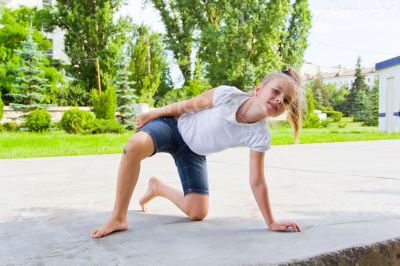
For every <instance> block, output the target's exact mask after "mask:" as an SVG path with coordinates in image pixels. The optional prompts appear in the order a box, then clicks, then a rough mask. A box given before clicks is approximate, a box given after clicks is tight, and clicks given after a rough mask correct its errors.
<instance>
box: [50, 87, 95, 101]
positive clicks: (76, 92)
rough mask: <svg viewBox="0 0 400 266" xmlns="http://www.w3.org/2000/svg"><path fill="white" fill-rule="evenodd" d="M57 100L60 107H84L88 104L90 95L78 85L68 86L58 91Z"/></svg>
mask: <svg viewBox="0 0 400 266" xmlns="http://www.w3.org/2000/svg"><path fill="white" fill-rule="evenodd" d="M57 98H58V105H60V106H84V105H86V104H87V103H88V102H90V93H88V92H87V91H86V90H85V89H84V88H83V87H82V86H81V85H80V84H76V85H72V84H69V85H68V86H65V87H62V88H61V89H60V90H59V92H58V97H57Z"/></svg>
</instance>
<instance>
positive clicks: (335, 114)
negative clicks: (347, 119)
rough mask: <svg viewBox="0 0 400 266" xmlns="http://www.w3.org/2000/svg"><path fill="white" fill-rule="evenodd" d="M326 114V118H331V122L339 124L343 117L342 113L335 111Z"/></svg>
mask: <svg viewBox="0 0 400 266" xmlns="http://www.w3.org/2000/svg"><path fill="white" fill-rule="evenodd" d="M326 114H327V115H328V117H330V118H332V120H333V122H340V120H342V117H343V113H342V112H337V111H327V112H326Z"/></svg>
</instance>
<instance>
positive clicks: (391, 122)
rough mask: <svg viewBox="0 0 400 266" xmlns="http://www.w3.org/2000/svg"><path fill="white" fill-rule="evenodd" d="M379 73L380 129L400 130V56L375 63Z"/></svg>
mask: <svg viewBox="0 0 400 266" xmlns="http://www.w3.org/2000/svg"><path fill="white" fill-rule="evenodd" d="M375 68H376V70H377V71H378V73H379V129H380V130H382V131H387V132H394V131H397V132H400V56H398V57H394V58H391V59H388V60H386V61H383V62H379V63H377V64H376V65H375Z"/></svg>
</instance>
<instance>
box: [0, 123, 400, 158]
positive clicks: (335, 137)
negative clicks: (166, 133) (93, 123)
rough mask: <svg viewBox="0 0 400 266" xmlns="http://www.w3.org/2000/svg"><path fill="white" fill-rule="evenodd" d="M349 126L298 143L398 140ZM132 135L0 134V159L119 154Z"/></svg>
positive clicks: (287, 139)
mask: <svg viewBox="0 0 400 266" xmlns="http://www.w3.org/2000/svg"><path fill="white" fill-rule="evenodd" d="M344 121H345V122H347V123H349V124H348V125H347V126H346V127H345V128H339V127H338V125H337V123H331V124H329V126H328V127H327V128H319V129H308V128H306V129H303V130H302V132H301V135H300V143H303V144H304V143H321V142H342V141H360V140H380V139H400V133H391V134H388V133H384V132H380V131H378V129H377V128H376V127H362V126H361V125H360V124H359V123H353V122H351V121H350V120H348V119H344ZM271 132H272V145H283V144H292V143H293V137H292V129H291V128H288V127H285V126H272V128H271ZM132 135H133V132H128V133H125V134H103V135H71V134H67V133H65V132H63V131H53V132H50V133H46V134H34V133H26V132H19V133H17V132H16V133H4V132H3V133H0V159H6V158H7V159H11V158H32V157H49V156H69V155H88V154H112V153H121V152H122V149H123V147H124V145H125V143H126V142H127V141H128V139H129V138H130V136H132Z"/></svg>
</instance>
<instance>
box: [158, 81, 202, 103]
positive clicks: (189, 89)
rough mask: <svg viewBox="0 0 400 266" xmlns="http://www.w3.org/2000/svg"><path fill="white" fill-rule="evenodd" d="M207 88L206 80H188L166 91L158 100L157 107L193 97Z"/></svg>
mask: <svg viewBox="0 0 400 266" xmlns="http://www.w3.org/2000/svg"><path fill="white" fill-rule="evenodd" d="M208 89H210V85H209V84H208V83H207V82H206V81H204V80H190V81H188V82H187V83H186V85H184V86H183V87H182V88H179V89H173V90H170V91H168V92H167V93H166V94H165V95H164V97H163V99H161V100H160V101H159V102H158V103H159V105H158V106H157V107H161V106H165V105H168V104H172V103H175V102H178V101H183V100H187V99H190V98H193V97H195V96H197V95H199V94H201V93H202V92H204V91H206V90H208Z"/></svg>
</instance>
